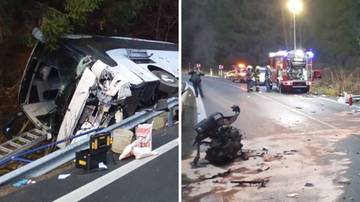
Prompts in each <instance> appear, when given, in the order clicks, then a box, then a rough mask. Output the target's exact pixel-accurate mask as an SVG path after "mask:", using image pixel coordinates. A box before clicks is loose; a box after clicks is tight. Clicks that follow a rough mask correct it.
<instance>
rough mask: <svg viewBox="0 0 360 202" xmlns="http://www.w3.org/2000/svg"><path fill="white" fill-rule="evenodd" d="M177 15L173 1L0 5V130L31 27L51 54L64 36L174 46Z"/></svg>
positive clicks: (14, 104) (4, 1) (12, 105)
mask: <svg viewBox="0 0 360 202" xmlns="http://www.w3.org/2000/svg"><path fill="white" fill-rule="evenodd" d="M178 10H179V8H178V1H177V0H1V1H0V62H1V68H0V91H1V93H0V125H3V123H4V121H5V120H7V119H8V118H9V117H10V116H11V114H13V113H15V112H16V111H19V110H20V109H19V106H18V101H17V95H18V87H19V84H20V81H21V78H22V74H23V71H24V68H25V66H26V62H27V58H28V57H29V54H30V52H31V50H32V47H33V46H34V44H35V42H36V41H35V39H34V38H33V37H32V35H31V32H32V30H33V28H34V27H39V28H40V29H41V30H42V32H43V33H44V36H45V39H46V45H47V46H48V47H49V48H52V49H55V48H56V45H57V41H58V40H59V39H60V38H61V37H62V36H64V35H66V34H86V35H111V36H125V37H135V38H143V39H151V40H160V41H170V42H174V43H178V25H179V23H178V21H179V19H178V14H179V13H178ZM1 138H2V136H1ZM1 138H0V141H1Z"/></svg>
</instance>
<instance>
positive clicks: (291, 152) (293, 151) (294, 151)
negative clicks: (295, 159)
mask: <svg viewBox="0 0 360 202" xmlns="http://www.w3.org/2000/svg"><path fill="white" fill-rule="evenodd" d="M296 152H298V150H296V149H292V150H289V151H287V150H285V151H283V154H284V155H294V153H296Z"/></svg>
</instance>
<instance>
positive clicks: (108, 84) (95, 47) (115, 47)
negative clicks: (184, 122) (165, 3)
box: [19, 29, 179, 147]
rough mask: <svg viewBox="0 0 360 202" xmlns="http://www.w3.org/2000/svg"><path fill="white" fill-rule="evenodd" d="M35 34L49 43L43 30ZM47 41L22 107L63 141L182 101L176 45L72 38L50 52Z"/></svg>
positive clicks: (37, 52)
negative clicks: (175, 98) (155, 106)
mask: <svg viewBox="0 0 360 202" xmlns="http://www.w3.org/2000/svg"><path fill="white" fill-rule="evenodd" d="M33 34H34V35H35V36H36V38H38V39H43V36H42V33H41V32H40V30H38V29H37V30H34V32H33ZM43 41H44V40H39V41H38V42H37V44H36V45H35V47H34V49H33V51H32V53H31V56H30V58H29V60H28V63H27V66H26V69H25V71H24V74H23V77H22V82H21V86H20V92H19V101H20V105H21V107H22V109H23V112H24V113H25V115H26V116H27V117H28V119H29V120H30V121H31V122H32V123H33V124H34V125H35V127H36V128H38V129H41V130H42V131H46V132H47V133H49V134H51V136H52V137H56V139H57V140H61V139H65V138H68V137H69V136H71V135H72V134H76V133H79V132H81V131H85V130H88V129H89V128H95V127H106V126H108V125H109V124H111V123H113V122H116V121H120V120H115V114H117V117H121V118H126V117H128V116H130V115H132V114H134V113H135V112H136V111H137V110H139V109H141V108H144V107H148V106H151V105H153V104H155V103H156V101H157V100H158V99H162V98H168V97H171V96H177V92H178V76H179V72H178V71H179V70H178V48H177V45H176V44H173V43H168V42H160V41H151V40H142V39H133V38H125V37H106V36H88V35H68V36H66V37H64V38H62V39H61V40H60V43H59V45H58V48H57V49H56V50H53V51H50V50H49V49H47V48H46V47H45V44H44V42H43ZM119 114H121V115H119ZM63 146H65V144H62V145H60V147H63Z"/></svg>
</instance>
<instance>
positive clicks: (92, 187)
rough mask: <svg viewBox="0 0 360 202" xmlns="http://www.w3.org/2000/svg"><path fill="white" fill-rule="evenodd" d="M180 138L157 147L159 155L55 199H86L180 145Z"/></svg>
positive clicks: (131, 163) (113, 172)
mask: <svg viewBox="0 0 360 202" xmlns="http://www.w3.org/2000/svg"><path fill="white" fill-rule="evenodd" d="M178 144H179V142H178V138H176V139H175V140H172V141H170V142H168V143H166V144H164V145H162V146H161V147H159V148H157V149H155V150H154V151H155V152H157V153H158V155H155V156H150V157H147V158H144V159H140V160H133V161H131V162H130V163H127V164H125V165H124V166H122V167H120V168H117V169H116V170H114V171H112V172H110V173H108V174H106V175H104V176H101V177H99V178H97V179H95V180H94V181H91V182H90V183H88V184H86V185H84V186H82V187H79V188H78V189H75V190H74V191H72V192H70V193H68V194H66V195H64V196H62V197H60V198H58V199H56V200H55V202H60V201H64V202H69V201H80V200H82V199H84V198H85V197H87V196H89V195H91V194H93V193H95V192H96V191H98V190H100V189H101V188H103V187H105V186H107V185H109V184H110V183H112V182H114V181H116V180H118V179H120V178H121V177H123V176H125V175H126V174H128V173H130V172H132V171H134V170H135V169H137V168H139V167H141V166H143V165H145V164H146V163H149V162H150V161H152V160H154V159H156V158H157V157H159V156H160V155H162V154H164V153H166V152H168V151H170V150H171V149H173V148H175V147H176V146H178Z"/></svg>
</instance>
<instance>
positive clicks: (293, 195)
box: [287, 193, 300, 198]
mask: <svg viewBox="0 0 360 202" xmlns="http://www.w3.org/2000/svg"><path fill="white" fill-rule="evenodd" d="M299 196H300V194H298V193H291V194H288V195H287V197H289V198H299Z"/></svg>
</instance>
